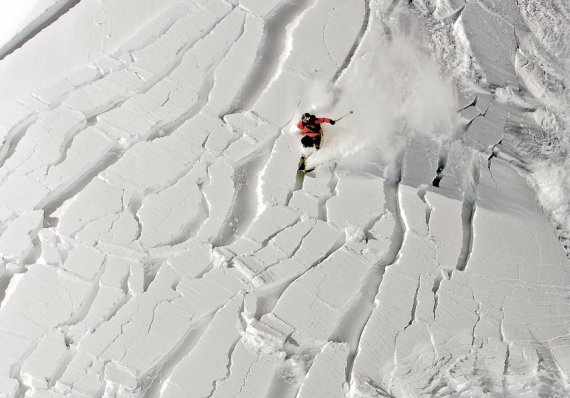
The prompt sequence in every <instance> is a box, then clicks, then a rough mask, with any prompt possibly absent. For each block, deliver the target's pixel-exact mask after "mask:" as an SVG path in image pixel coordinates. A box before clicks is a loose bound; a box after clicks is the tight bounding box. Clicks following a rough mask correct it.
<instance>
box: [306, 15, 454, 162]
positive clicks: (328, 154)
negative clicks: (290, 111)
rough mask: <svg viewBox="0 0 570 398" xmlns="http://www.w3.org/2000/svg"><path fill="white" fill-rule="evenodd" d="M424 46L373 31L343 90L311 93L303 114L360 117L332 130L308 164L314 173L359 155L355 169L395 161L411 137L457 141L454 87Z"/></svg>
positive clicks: (326, 87)
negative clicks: (326, 164)
mask: <svg viewBox="0 0 570 398" xmlns="http://www.w3.org/2000/svg"><path fill="white" fill-rule="evenodd" d="M418 43H420V40H419V39H415V38H414V37H413V35H411V34H410V35H406V36H398V37H394V39H393V40H390V41H388V40H387V39H386V37H385V35H384V34H383V30H382V29H381V27H379V26H377V25H376V26H372V27H371V30H370V31H369V32H368V34H367V35H366V37H365V39H364V42H363V43H362V45H361V47H360V48H359V50H358V51H357V53H356V55H355V58H354V61H353V64H352V65H351V66H350V67H349V68H348V69H347V71H346V73H344V74H343V75H342V76H341V79H340V80H339V81H338V82H337V84H336V85H335V86H333V85H331V84H325V83H323V82H317V83H315V84H314V85H313V86H312V87H311V88H310V90H309V91H308V92H307V93H306V96H305V98H304V100H303V102H302V108H301V109H300V112H305V111H307V110H311V111H313V112H314V113H317V114H318V115H326V116H329V115H330V117H331V118H335V117H339V116H341V115H344V114H345V113H346V112H348V111H349V110H354V114H353V115H350V116H348V117H347V118H346V119H344V120H342V121H340V122H339V124H338V125H335V126H328V125H327V127H326V130H325V135H324V144H323V147H322V149H321V150H320V151H319V152H317V153H315V154H314V155H312V156H311V157H310V158H309V159H308V161H307V165H308V166H309V167H311V166H313V165H316V164H320V163H323V162H326V161H329V160H337V161H338V160H340V159H342V158H346V157H348V156H350V155H353V154H355V153H357V152H358V159H357V160H348V162H349V163H350V162H358V163H360V162H369V161H377V160H381V161H389V160H390V159H391V158H392V157H393V156H395V153H396V152H397V148H398V147H400V146H401V145H402V142H405V141H406V140H407V138H408V137H410V136H411V135H414V134H423V135H427V136H432V137H442V136H451V133H452V131H453V128H454V126H455V123H456V120H457V116H456V109H457V101H456V98H455V93H454V89H453V85H452V82H451V81H450V80H449V79H446V78H444V77H442V76H441V75H440V73H439V71H438V70H437V66H436V64H435V61H434V60H433V59H432V58H430V56H429V55H428V54H427V51H426V49H425V48H422V47H421V45H420V44H418ZM343 162H345V161H343Z"/></svg>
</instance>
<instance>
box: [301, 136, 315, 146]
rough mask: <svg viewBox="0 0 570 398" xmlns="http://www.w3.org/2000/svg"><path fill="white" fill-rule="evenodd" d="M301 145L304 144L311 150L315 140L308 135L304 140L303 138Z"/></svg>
mask: <svg viewBox="0 0 570 398" xmlns="http://www.w3.org/2000/svg"><path fill="white" fill-rule="evenodd" d="M301 144H303V146H304V147H305V148H310V147H312V146H313V139H312V138H311V137H309V136H308V135H306V136H304V137H303V138H301Z"/></svg>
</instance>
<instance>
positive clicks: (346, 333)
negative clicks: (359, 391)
mask: <svg viewBox="0 0 570 398" xmlns="http://www.w3.org/2000/svg"><path fill="white" fill-rule="evenodd" d="M404 156H405V150H401V151H400V153H399V154H398V155H397V156H396V157H395V159H394V161H393V164H392V166H391V167H390V168H389V169H388V170H387V175H386V179H385V181H384V194H385V203H386V208H387V210H388V211H390V212H391V213H392V214H393V215H394V219H395V220H396V224H395V225H394V231H393V233H392V238H391V245H390V249H389V253H388V254H387V256H385V257H384V258H383V259H381V260H380V261H379V262H378V263H376V264H374V265H373V266H372V267H371V268H370V270H369V271H368V274H367V276H366V277H365V278H364V283H363V285H362V287H361V289H360V291H359V293H358V295H356V296H355V298H354V300H353V302H352V303H351V304H350V305H349V308H350V309H349V310H348V311H347V312H346V314H345V315H344V318H346V319H345V320H344V321H343V320H341V321H340V323H339V326H338V328H337V331H336V332H335V334H334V335H333V338H334V341H347V342H349V344H350V353H349V356H348V364H347V367H346V380H347V383H348V384H349V385H351V384H352V382H353V380H354V375H353V373H352V369H353V366H354V361H355V359H356V356H357V355H358V351H359V350H360V343H361V340H362V335H363V332H364V329H365V328H366V325H367V324H368V322H369V321H370V318H371V316H372V313H373V311H374V308H375V305H374V301H375V299H376V296H377V295H378V293H379V291H380V289H381V288H382V280H383V277H384V273H385V271H386V268H387V267H389V266H390V265H392V264H394V263H395V262H396V260H397V259H398V257H399V255H400V250H401V248H402V244H403V241H404V234H405V232H406V230H405V226H404V222H403V220H402V216H401V213H400V204H399V184H400V181H401V178H402V165H403V158H404ZM355 314H356V316H355ZM354 319H357V320H358V321H357V322H354ZM343 324H344V326H343Z"/></svg>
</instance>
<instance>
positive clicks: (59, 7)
mask: <svg viewBox="0 0 570 398" xmlns="http://www.w3.org/2000/svg"><path fill="white" fill-rule="evenodd" d="M80 1H81V0H66V1H63V2H62V1H59V2H56V3H55V5H53V6H52V7H50V8H48V9H47V10H45V11H44V13H43V14H42V15H40V16H39V17H38V18H37V19H36V20H35V21H33V22H32V23H31V24H30V25H32V26H28V27H26V28H24V29H23V30H22V31H20V32H19V33H18V34H17V35H16V36H15V37H14V38H13V39H12V40H10V41H9V42H8V43H7V44H6V45H4V46H3V47H2V48H1V49H0V61H2V60H3V59H4V58H6V57H7V56H8V55H10V54H12V53H13V52H14V51H16V50H17V49H19V48H20V47H22V46H23V45H24V44H26V43H27V42H28V41H30V40H31V39H33V38H34V37H35V36H36V35H38V34H40V33H41V32H42V30H44V29H46V28H47V27H49V26H50V25H51V24H52V23H54V22H56V21H57V20H58V19H59V18H60V17H61V16H62V15H64V14H66V13H67V12H68V11H69V10H71V9H72V8H73V7H75V6H76V5H77V4H79V2H80ZM34 25H35V26H34Z"/></svg>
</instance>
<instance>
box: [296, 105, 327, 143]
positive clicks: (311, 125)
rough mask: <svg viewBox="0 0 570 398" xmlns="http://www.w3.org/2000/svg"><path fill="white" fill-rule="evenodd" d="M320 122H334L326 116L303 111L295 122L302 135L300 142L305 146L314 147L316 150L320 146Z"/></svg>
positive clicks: (321, 133)
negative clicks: (317, 115) (299, 118)
mask: <svg viewBox="0 0 570 398" xmlns="http://www.w3.org/2000/svg"><path fill="white" fill-rule="evenodd" d="M321 123H330V124H335V121H334V120H332V119H329V118H326V117H319V118H318V117H316V116H315V115H311V114H310V113H303V116H301V120H299V123H297V127H298V128H299V130H301V131H300V133H301V134H302V135H303V138H301V143H302V144H303V146H304V147H305V148H310V147H313V146H314V147H315V148H316V149H317V150H319V149H320V147H321V137H322V135H323V130H322V129H321Z"/></svg>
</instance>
